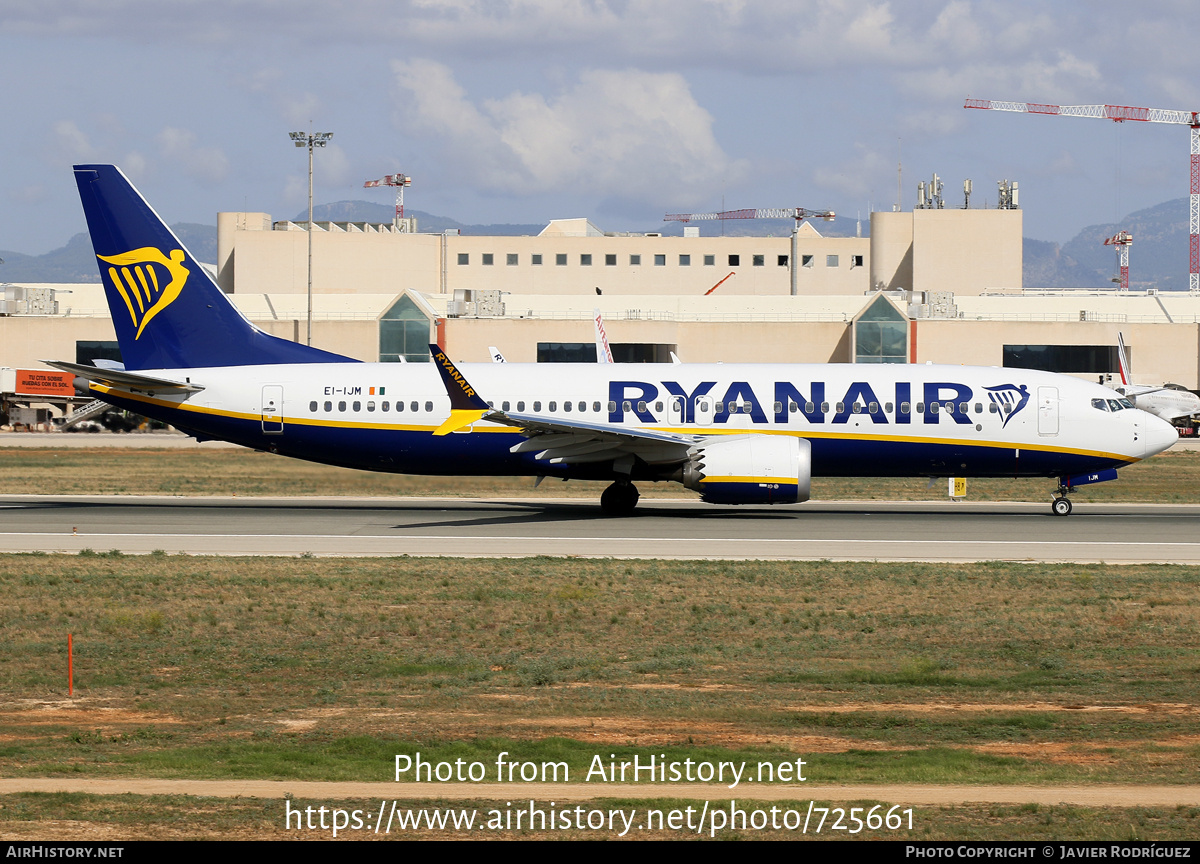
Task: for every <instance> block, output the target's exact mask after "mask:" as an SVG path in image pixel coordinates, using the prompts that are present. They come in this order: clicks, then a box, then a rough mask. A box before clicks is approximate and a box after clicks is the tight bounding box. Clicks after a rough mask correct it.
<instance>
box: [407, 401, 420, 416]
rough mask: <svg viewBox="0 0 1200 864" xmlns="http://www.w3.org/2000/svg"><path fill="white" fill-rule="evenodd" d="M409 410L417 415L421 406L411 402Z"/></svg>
mask: <svg viewBox="0 0 1200 864" xmlns="http://www.w3.org/2000/svg"><path fill="white" fill-rule="evenodd" d="M408 410H409V411H412V412H413V413H414V414H415V413H416V412H417V411H418V410H419V406H418V405H417V403H416V402H410V403H409V405H408Z"/></svg>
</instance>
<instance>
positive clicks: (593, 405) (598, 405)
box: [592, 402, 600, 414]
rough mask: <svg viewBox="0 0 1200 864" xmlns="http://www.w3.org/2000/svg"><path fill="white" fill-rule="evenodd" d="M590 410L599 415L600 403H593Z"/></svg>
mask: <svg viewBox="0 0 1200 864" xmlns="http://www.w3.org/2000/svg"><path fill="white" fill-rule="evenodd" d="M592 410H593V411H595V412H596V413H597V414H599V413H600V403H599V402H593V403H592Z"/></svg>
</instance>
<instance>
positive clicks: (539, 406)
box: [533, 400, 542, 411]
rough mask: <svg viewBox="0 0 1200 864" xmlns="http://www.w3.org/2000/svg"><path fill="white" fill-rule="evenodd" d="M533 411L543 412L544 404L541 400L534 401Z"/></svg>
mask: <svg viewBox="0 0 1200 864" xmlns="http://www.w3.org/2000/svg"><path fill="white" fill-rule="evenodd" d="M533 410H534V411H541V410H542V403H541V401H540V400H534V403H533Z"/></svg>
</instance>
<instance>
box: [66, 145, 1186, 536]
mask: <svg viewBox="0 0 1200 864" xmlns="http://www.w3.org/2000/svg"><path fill="white" fill-rule="evenodd" d="M75 178H76V182H77V184H78V187H79V194H80V197H81V199H82V202H83V208H84V212H85V214H86V216H87V222H88V229H89V231H90V233H91V238H92V245H93V247H94V250H95V253H96V257H97V259H98V263H99V268H100V275H101V278H102V280H103V282H104V287H105V292H106V296H107V298H108V303H109V308H110V310H111V312H112V319H113V324H114V326H115V328H116V332H117V339H118V342H119V344H120V348H121V354H122V357H123V368H95V367H93V366H83V365H79V364H74V363H65V362H54V363H52V364H51V365H53V366H55V367H57V368H59V369H64V370H68V371H71V372H73V373H74V374H75V375H77V376H78V378H79V379H80V380H79V381H78V384H79V386H81V387H86V388H87V389H88V390H89V391H90V392H91V393H93V394H94V395H95V396H97V397H99V398H101V399H104V400H106V401H108V402H111V403H112V404H113V405H117V406H119V407H121V408H127V409H129V410H132V411H136V412H138V413H141V414H144V415H147V416H149V417H154V418H157V419H160V420H162V421H164V422H167V423H170V424H172V425H174V426H176V427H177V428H179V429H181V430H183V431H185V432H187V433H188V434H191V435H193V436H195V437H196V438H198V439H202V440H203V439H222V440H225V441H232V442H235V443H237V444H241V445H244V446H246V447H252V448H256V449H259V450H268V451H271V452H274V453H280V454H283V455H285V456H292V457H296V458H298V459H308V460H311V461H314V462H324V463H328V464H332V465H342V466H347V467H351V468H362V469H366V470H370V471H387V472H397V473H408V474H446V475H528V476H538V477H557V478H562V479H588V480H608V481H611V485H610V486H609V487H608V488H607V489H606V490H605V492H604V494H603V496H602V498H601V507H602V509H603V511H604V512H605V513H609V514H624V513H628V512H630V511H632V509H633V508H634V506H635V505H636V503H637V499H638V492H637V489H636V488H635V486H634V483H635V482H637V481H652V482H653V481H674V482H678V483H682V484H683V485H684V486H686V487H687V488H689V489H694V490H697V491H698V492H699V493H700V497H701V498H702V499H703V500H705V501H708V502H712V503H714V504H791V503H796V502H800V501H805V500H807V499H808V497H809V488H810V480H811V478H812V477H814V476H815V477H822V476H842V477H880V476H893V477H909V476H912V477H947V476H953V477H1048V478H1057V481H1058V482H1057V489H1056V490H1055V493H1054V502H1053V512H1054V513H1056V514H1060V515H1066V514H1068V513H1070V512H1071V502H1070V500H1069V499H1068V498H1067V497H1066V495H1067V493H1068V492H1069V491H1070V490H1071V489H1073V488H1074V487H1076V486H1080V485H1083V484H1086V483H1094V482H1101V481H1104V480H1111V479H1114V478H1115V477H1116V469H1118V468H1120V467H1122V466H1125V465H1129V464H1131V463H1134V462H1137V461H1139V460H1141V459H1145V458H1147V457H1149V456H1153V455H1154V454H1155V453H1159V452H1161V451H1162V450H1165V449H1166V448H1168V447H1170V446H1171V444H1172V443H1173V442H1174V441H1175V440H1176V432H1175V430H1174V429H1173V428H1172V427H1171V426H1170V425H1169V424H1167V423H1165V422H1163V421H1162V420H1160V419H1159V418H1157V417H1153V416H1151V415H1150V414H1147V413H1145V412H1144V411H1139V410H1137V409H1136V408H1134V407H1133V405H1132V403H1130V402H1129V401H1128V400H1127V399H1125V398H1124V397H1122V396H1121V395H1120V394H1118V393H1116V392H1114V391H1113V390H1110V389H1108V388H1106V387H1103V386H1101V385H1099V384H1093V383H1090V382H1086V381H1082V380H1078V379H1075V378H1071V377H1067V376H1062V375H1054V374H1050V373H1046V372H1037V371H1029V370H1019V369H1005V368H995V367H987V368H984V367H970V366H933V365H852V364H820V365H816V364H814V365H781V364H775V363H748V364H730V363H725V364H698V363H672V364H648V365H640V364H639V365H626V364H613V363H595V364H578V365H571V366H559V365H549V364H542V365H538V364H521V363H482V364H471V365H466V364H464V365H462V366H458V365H456V364H454V363H453V362H451V360H450V358H449V357H448V355H447V353H446V351H445V350H444V349H443V348H441V347H439V346H436V345H431V346H430V350H431V352H432V356H433V361H434V362H432V363H363V362H358V361H355V360H353V359H351V358H348V357H343V356H340V355H337V354H332V353H329V352H327V351H321V350H319V349H316V348H311V347H308V346H305V345H301V344H297V343H294V342H289V341H287V340H284V339H280V338H277V337H275V336H271V335H269V334H267V333H265V332H263V331H261V330H259V329H258V328H256V327H255V326H254V325H252V324H251V323H250V322H249V321H248V320H247V319H246V318H244V317H243V316H242V315H241V314H240V313H239V312H238V311H237V309H236V308H235V307H234V306H233V305H232V304H231V303H230V302H229V300H228V299H227V298H226V296H225V295H224V293H223V292H222V291H221V290H220V289H219V288H218V287H217V286H216V284H215V283H214V282H213V281H212V280H211V279H210V278H209V276H208V275H207V274H206V273H205V271H204V270H203V269H202V268H201V267H200V266H199V264H198V263H197V262H196V261H195V259H194V258H193V257H192V256H191V254H190V253H189V252H188V251H187V250H186V249H185V248H184V246H183V244H181V243H180V242H179V240H178V238H176V237H175V235H174V234H173V233H172V232H171V230H170V229H169V228H168V227H167V226H166V225H165V223H164V222H163V221H162V220H161V219H160V218H159V217H158V215H157V214H156V213H155V212H154V211H153V209H151V207H150V206H149V205H148V204H147V203H146V201H145V200H144V199H143V198H142V197H141V195H140V194H139V193H138V192H137V190H136V189H134V188H133V186H132V184H130V182H129V181H128V180H127V179H126V178H125V176H124V175H123V174H122V173H121V171H120V170H119V169H117V168H116V167H115V166H112V165H79V166H76V167H75ZM109 365H112V364H109Z"/></svg>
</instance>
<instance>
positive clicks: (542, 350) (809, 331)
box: [0, 207, 1200, 402]
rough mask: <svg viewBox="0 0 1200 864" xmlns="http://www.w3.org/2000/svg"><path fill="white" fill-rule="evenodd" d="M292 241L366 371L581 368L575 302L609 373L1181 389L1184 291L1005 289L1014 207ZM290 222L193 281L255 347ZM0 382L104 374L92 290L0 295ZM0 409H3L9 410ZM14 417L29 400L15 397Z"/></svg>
mask: <svg viewBox="0 0 1200 864" xmlns="http://www.w3.org/2000/svg"><path fill="white" fill-rule="evenodd" d="M414 228H415V225H414V224H413V223H412V221H406V222H404V223H397V224H373V223H355V222H317V223H315V224H314V226H313V237H312V240H313V259H312V260H313V292H314V297H313V340H312V341H313V344H314V345H317V346H319V347H322V348H326V349H329V350H332V351H336V352H338V353H341V354H345V355H348V356H351V357H355V358H357V359H360V360H365V361H376V360H380V361H401V360H404V361H408V362H425V361H427V360H428V359H429V355H428V348H427V345H428V343H429V342H430V341H436V342H438V343H439V344H441V345H443V346H444V347H445V348H446V349H447V350H448V351H449V353H450V354H451V356H453V357H454V358H455V359H456V360H459V361H464V362H472V361H479V362H483V361H487V360H489V359H490V353H489V350H488V349H489V346H496V347H497V348H499V349H500V351H501V352H502V353H503V354H504V355H505V357H506V358H507V359H508V360H509V361H510V362H534V361H539V362H570V361H586V360H591V359H594V356H595V355H594V350H593V325H592V313H593V309H599V310H600V311H601V312H602V313H603V315H604V320H605V325H606V329H607V332H608V336H609V340H610V342H611V343H612V344H613V348H614V354H615V356H616V357H617V359H618V361H622V360H623V361H626V362H655V361H662V362H669V360H670V353H671V352H674V353H676V354H677V355H678V356H679V357H680V358H682V359H683V360H684V361H685V362H716V361H722V362H728V363H736V362H750V361H769V362H780V363H879V362H900V363H903V362H917V363H923V362H926V361H929V362H934V363H969V364H975V365H994V366H1024V367H1035V368H1044V369H1049V370H1052V371H1058V372H1065V373H1068V374H1074V375H1078V376H1080V377H1086V378H1090V379H1093V380H1094V379H1095V378H1097V377H1098V376H1100V375H1106V374H1113V375H1114V376H1115V373H1116V372H1117V359H1116V344H1117V333H1118V331H1121V332H1123V333H1124V335H1125V341H1126V344H1127V345H1128V346H1129V349H1130V359H1131V362H1132V365H1133V369H1134V373H1135V376H1136V378H1137V379H1138V381H1139V382H1141V383H1155V384H1157V383H1162V382H1164V381H1171V382H1174V383H1177V384H1180V385H1182V386H1183V387H1185V388H1188V389H1192V390H1195V389H1197V388H1198V387H1200V297H1198V296H1192V295H1189V294H1184V293H1180V292H1169V293H1157V292H1154V291H1144V292H1118V291H1116V290H1112V291H1043V290H1037V289H1025V288H1023V286H1022V277H1021V273H1022V219H1021V211H1020V210H1019V209H1016V208H1005V209H950V208H944V209H943V208H935V207H924V208H918V209H914V210H912V211H905V212H879V213H872V214H871V216H870V236H869V238H865V237H825V236H822V235H821V233H820V230H819V228H817V227H814V225H813V224H812V223H809V222H805V223H803V224H801V225H800V226H799V228H798V229H797V230H796V231H795V232H786V233H783V234H782V235H781V236H728V237H726V236H721V237H706V236H700V232H699V231H698V230H696V229H695V228H692V227H689V228H686V229H685V231H684V236H682V237H679V236H661V235H658V234H652V233H651V234H613V233H605V232H603V231H601V230H600V229H599V228H597V227H596V226H595V225H594V224H593V223H592V222H591V221H589V220H588V219H584V218H580V219H562V220H554V221H552V222H550V223H549V224H548V225H547V227H546V228H545V229H544V230H543V231H542V232H541V233H539V234H537V235H532V236H519V237H511V236H463V235H459V234H456V233H448V234H421V233H418V232H417V231H415V230H413V229H414ZM308 239H309V238H308V225H307V224H306V223H303V222H289V221H284V222H275V221H273V220H272V219H271V217H270V216H269V215H268V214H265V213H220V214H218V259H219V260H218V261H217V262H216V264H215V265H214V270H213V272H214V275H215V276H216V278H217V281H218V283H219V284H220V285H221V287H222V288H223V289H224V290H225V291H226V292H227V293H228V294H229V295H230V296H231V299H232V300H233V301H234V303H235V304H236V305H237V306H238V307H239V308H240V309H241V310H242V312H243V313H244V314H245V315H246V316H247V317H249V318H250V319H251V320H252V321H254V322H255V323H256V324H257V325H258V326H260V327H262V328H263V329H264V330H267V331H268V332H271V333H274V334H275V335H278V336H282V337H284V338H288V339H294V340H297V341H302V340H303V339H304V338H305V332H306V317H307V284H308V269H307V266H308V265H307V262H308ZM5 291H6V294H5V297H4V298H3V302H0V367H34V368H36V367H37V366H39V365H40V364H38V362H37V361H38V360H41V359H43V358H47V359H59V358H61V359H75V360H77V361H79V362H88V361H90V360H91V359H92V358H93V357H105V358H109V359H116V358H117V354H116V343H115V336H114V333H113V329H112V324H111V320H110V318H109V313H108V309H107V305H106V303H105V301H104V296H103V290H102V289H101V287H100V285H99V284H87V285H28V286H8V287H7V288H6V289H5ZM10 401H11V400H10ZM26 401H27V402H28V400H26Z"/></svg>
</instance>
